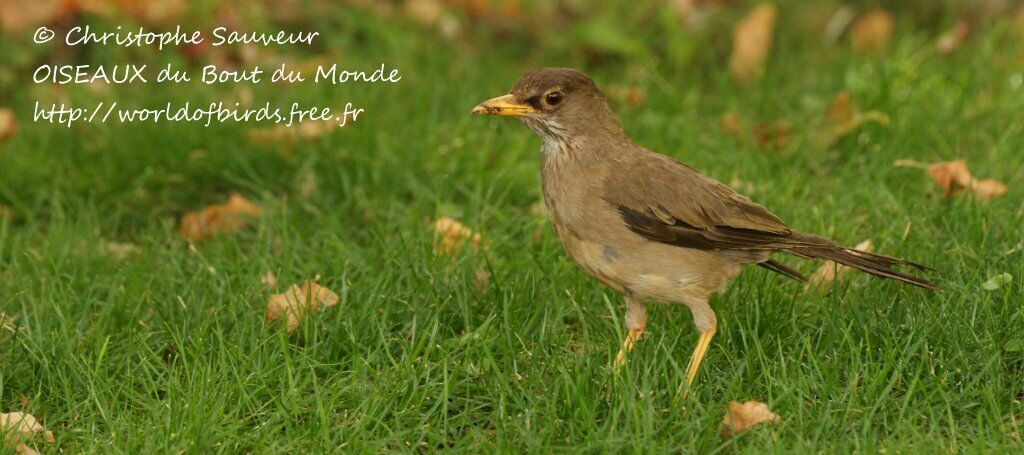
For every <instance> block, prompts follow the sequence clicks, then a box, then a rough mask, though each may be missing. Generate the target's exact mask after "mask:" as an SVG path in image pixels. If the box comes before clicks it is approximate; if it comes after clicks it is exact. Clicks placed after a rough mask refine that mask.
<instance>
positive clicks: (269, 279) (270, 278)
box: [260, 270, 277, 289]
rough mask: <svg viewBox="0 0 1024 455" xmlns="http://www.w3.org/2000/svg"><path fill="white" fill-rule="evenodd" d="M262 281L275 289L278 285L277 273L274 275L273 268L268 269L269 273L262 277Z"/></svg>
mask: <svg viewBox="0 0 1024 455" xmlns="http://www.w3.org/2000/svg"><path fill="white" fill-rule="evenodd" d="M260 283H261V284H263V285H264V286H266V287H268V288H270V289H274V288H276V287H277V275H274V271H273V270H267V273H264V274H263V276H261V277H260Z"/></svg>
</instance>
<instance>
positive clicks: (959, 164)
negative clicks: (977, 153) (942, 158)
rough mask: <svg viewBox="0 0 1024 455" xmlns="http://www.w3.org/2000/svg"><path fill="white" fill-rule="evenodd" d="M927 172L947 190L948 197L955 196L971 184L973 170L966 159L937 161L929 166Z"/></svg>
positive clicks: (946, 196)
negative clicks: (970, 169)
mask: <svg viewBox="0 0 1024 455" xmlns="http://www.w3.org/2000/svg"><path fill="white" fill-rule="evenodd" d="M926 172H927V173H928V176H929V177H931V178H932V180H934V181H935V183H937V184H939V186H940V187H942V189H943V190H944V191H945V194H944V197H945V198H946V199H949V198H951V197H953V196H955V195H956V194H957V193H960V192H961V191H963V189H964V188H967V187H969V186H970V184H971V179H972V177H971V172H970V171H968V170H967V161H964V160H955V161H946V162H943V163H935V164H932V165H930V166H928V169H927V170H926Z"/></svg>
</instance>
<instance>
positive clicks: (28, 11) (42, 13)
mask: <svg viewBox="0 0 1024 455" xmlns="http://www.w3.org/2000/svg"><path fill="white" fill-rule="evenodd" d="M61 3H63V0H4V1H0V27H2V28H3V29H4V31H5V32H7V33H10V34H13V33H18V32H21V31H24V30H28V29H30V28H33V27H38V26H40V25H43V24H49V23H51V22H53V21H54V20H55V19H57V17H59V16H60V15H61V13H62V9H61Z"/></svg>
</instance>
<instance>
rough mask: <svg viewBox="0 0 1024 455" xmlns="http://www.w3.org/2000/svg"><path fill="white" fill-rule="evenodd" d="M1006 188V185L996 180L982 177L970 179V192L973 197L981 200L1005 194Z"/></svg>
mask: <svg viewBox="0 0 1024 455" xmlns="http://www.w3.org/2000/svg"><path fill="white" fill-rule="evenodd" d="M1006 189H1007V188H1006V185H1005V184H1004V183H1003V182H1000V181H998V180H993V179H984V180H973V181H971V192H972V193H974V197H975V198H978V199H980V200H983V201H987V200H989V199H992V198H994V197H996V196H1002V195H1004V194H1006Z"/></svg>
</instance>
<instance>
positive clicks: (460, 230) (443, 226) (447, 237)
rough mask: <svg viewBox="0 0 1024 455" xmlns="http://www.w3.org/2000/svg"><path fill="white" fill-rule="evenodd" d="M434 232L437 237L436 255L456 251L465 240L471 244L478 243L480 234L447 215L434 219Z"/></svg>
mask: <svg viewBox="0 0 1024 455" xmlns="http://www.w3.org/2000/svg"><path fill="white" fill-rule="evenodd" d="M434 232H435V233H436V234H437V236H438V237H439V238H438V242H437V249H436V253H437V254H438V255H446V254H451V253H458V252H459V251H460V250H461V249H462V247H463V246H464V245H465V244H466V242H467V241H468V242H469V243H471V244H473V245H479V244H480V234H478V233H475V232H473V230H472V229H470V228H468V227H466V226H464V225H463V224H462V223H460V222H458V221H456V220H455V219H453V218H450V217H447V216H442V217H440V218H438V219H437V221H434Z"/></svg>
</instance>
